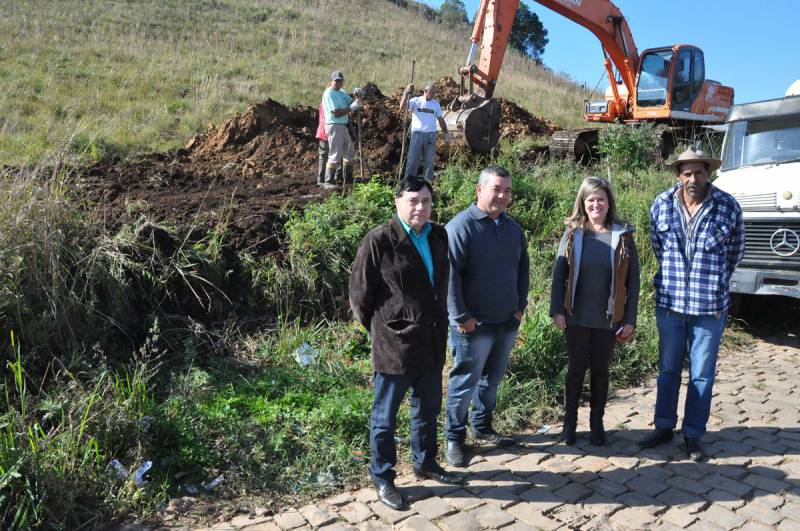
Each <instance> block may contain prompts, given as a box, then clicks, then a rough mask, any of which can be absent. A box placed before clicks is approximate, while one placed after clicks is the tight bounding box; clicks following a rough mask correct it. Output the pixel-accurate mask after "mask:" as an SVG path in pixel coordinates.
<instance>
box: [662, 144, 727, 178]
mask: <svg viewBox="0 0 800 531" xmlns="http://www.w3.org/2000/svg"><path fill="white" fill-rule="evenodd" d="M687 162H703V163H705V164H706V165H708V173H711V172H712V171H714V170H717V169H719V167H720V166H722V161H721V160H719V159H715V158H713V157H710V156H708V154H706V152H705V151H703V150H702V149H701V148H697V149H695V148H693V147H690V148H689V149H687V150H686V151H684V152H683V153H681V154H680V155H678V158H677V159H675V160H673V161H672V162H670V163H669V164H667V165H666V166H667V168H672V169H673V170H677V169H678V166H680V165H681V164H685V163H687Z"/></svg>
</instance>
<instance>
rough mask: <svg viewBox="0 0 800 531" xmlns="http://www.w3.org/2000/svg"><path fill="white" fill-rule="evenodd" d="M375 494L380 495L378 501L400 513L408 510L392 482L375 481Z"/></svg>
mask: <svg viewBox="0 0 800 531" xmlns="http://www.w3.org/2000/svg"><path fill="white" fill-rule="evenodd" d="M373 483H374V484H375V492H377V493H378V500H379V501H380V502H381V503H382V504H384V505H385V506H387V507H389V508H391V509H394V510H395V511H400V510H403V509H405V508H406V502H405V501H403V497H402V496H401V495H400V491H398V490H397V488H396V487H395V486H394V483H392V482H390V481H374V482H373Z"/></svg>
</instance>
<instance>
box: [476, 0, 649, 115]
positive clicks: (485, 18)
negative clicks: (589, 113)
mask: <svg viewBox="0 0 800 531" xmlns="http://www.w3.org/2000/svg"><path fill="white" fill-rule="evenodd" d="M536 2H537V3H539V4H541V5H542V6H544V7H546V8H548V9H551V10H552V11H555V12H556V13H558V14H560V15H563V16H564V17H566V18H568V19H570V20H572V21H574V22H575V23H577V24H580V25H581V26H583V27H584V28H586V29H588V30H589V31H591V32H592V33H593V34H594V35H595V36H596V37H597V38H598V39H599V40H600V43H601V44H602V46H603V53H604V55H605V58H606V70H607V71H608V75H609V80H610V82H611V86H612V90H615V89H616V85H617V82H616V79H615V76H614V74H613V70H612V68H611V64H613V65H614V66H615V67H616V69H617V71H618V72H619V74H620V77H621V78H622V82H623V84H624V85H625V88H627V93H628V94H633V91H634V83H635V78H636V69H637V67H638V62H639V53H638V51H637V49H636V43H635V42H634V40H633V35H632V34H631V30H630V28H629V27H628V23H627V22H626V21H625V17H623V16H622V12H621V11H620V10H619V8H618V7H617V6H615V5H614V3H613V2H611V1H610V0H536ZM517 7H519V0H481V3H480V7H479V8H478V13H477V14H476V16H475V24H474V27H473V30H472V37H471V39H470V40H471V41H472V45H471V47H470V52H469V55H468V56H467V64H466V66H465V67H463V68H462V69H461V70H460V73H461V75H462V77H469V82H470V86H471V87H472V92H474V93H475V94H477V95H478V96H480V97H482V98H491V97H492V95H493V94H494V87H495V85H496V84H497V78H498V77H499V76H500V68H501V66H502V64H503V57H504V56H505V52H506V49H507V48H508V40H509V38H510V36H511V28H512V26H513V25H514V17H515V15H516V13H517ZM479 46H480V55H479V58H478V64H477V65H473V64H472V60H473V56H474V54H475V51H476V50H477V49H478V47H479ZM615 100H617V101H618V105H626V104H627V95H626V96H624V97H623V96H620V94H619V93H618V92H616V90H615ZM618 111H619V114H622V113H623V112H624V109H622V108H620V109H618Z"/></svg>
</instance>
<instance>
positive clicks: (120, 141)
mask: <svg viewBox="0 0 800 531" xmlns="http://www.w3.org/2000/svg"><path fill="white" fill-rule="evenodd" d="M0 13H2V17H0V163H6V164H21V163H27V162H32V161H36V160H39V159H40V158H41V157H42V156H44V155H47V159H48V160H50V161H53V160H58V159H60V158H64V157H66V158H75V157H79V158H84V159H87V158H88V159H97V158H104V157H108V156H128V155H132V154H136V153H141V152H149V151H154V150H165V149H170V148H175V147H178V146H181V145H182V144H183V143H184V142H185V140H186V139H187V138H189V137H190V136H191V135H192V134H194V133H196V132H198V131H200V130H202V129H204V128H205V126H206V125H207V124H208V123H209V122H219V121H221V120H223V119H225V118H226V117H227V116H229V115H230V114H231V113H232V112H234V111H239V110H242V109H244V107H245V106H246V105H247V104H248V103H250V102H254V101H260V100H263V99H266V98H273V99H276V100H278V101H280V102H282V103H285V104H300V103H302V104H307V105H316V104H317V103H318V101H319V98H320V95H321V92H322V90H323V88H324V86H325V85H326V84H327V83H328V75H329V73H330V71H331V70H332V69H334V68H341V69H342V70H343V71H344V72H345V76H346V77H347V81H346V87H353V86H356V85H362V84H364V83H366V82H368V81H371V82H373V83H376V84H377V85H378V86H379V87H380V88H381V89H383V90H385V91H391V90H394V89H395V88H397V87H400V86H402V85H404V84H405V83H407V82H408V78H409V75H410V70H411V61H412V59H415V60H416V61H417V78H416V79H417V81H418V82H419V81H422V80H424V79H426V78H438V77H441V76H444V75H450V76H453V75H455V73H456V69H457V67H458V65H459V64H460V63H462V62H463V61H464V60H465V58H466V52H467V49H468V39H469V35H468V32H469V28H467V27H464V29H463V30H461V31H456V30H452V29H449V28H446V27H444V26H442V25H440V24H436V23H435V22H432V21H430V20H428V19H427V18H426V17H424V16H423V15H422V14H419V13H417V12H415V11H411V10H408V9H403V8H401V7H398V6H396V5H394V4H392V3H390V2H388V1H386V0H359V1H356V0H285V1H281V2H275V1H266V2H265V1H263V0H203V1H196V2H195V1H192V2H185V1H183V0H141V1H137V2H129V1H126V0H98V1H96V2H85V1H83V0H62V1H58V2H52V1H50V0H30V1H25V2H19V1H16V0H0ZM497 95H498V96H502V97H505V98H509V99H512V100H514V101H516V102H517V103H519V104H520V105H522V106H524V107H526V108H528V110H530V111H532V112H533V113H534V114H537V115H541V116H545V117H547V118H550V119H552V120H553V121H555V122H557V123H560V124H562V125H564V126H571V125H577V124H580V123H581V117H580V109H581V99H582V96H583V95H582V94H581V91H580V88H579V87H578V86H576V85H574V84H572V83H570V82H568V81H566V80H565V79H563V78H560V77H558V76H555V75H553V74H552V73H550V72H549V71H547V70H546V69H544V68H542V67H540V66H537V65H536V64H534V63H533V62H531V61H528V60H526V59H524V58H522V57H521V56H520V55H518V54H517V53H513V52H512V53H509V54H508V55H507V58H506V60H505V65H504V69H503V72H502V74H501V78H500V82H499V85H498V90H497Z"/></svg>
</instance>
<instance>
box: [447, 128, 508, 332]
mask: <svg viewBox="0 0 800 531" xmlns="http://www.w3.org/2000/svg"><path fill="white" fill-rule="evenodd" d="M448 134H449V133H448ZM514 318H515V319H516V320H517V321H522V312H521V311H520V310H517V311H516V312H514Z"/></svg>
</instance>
